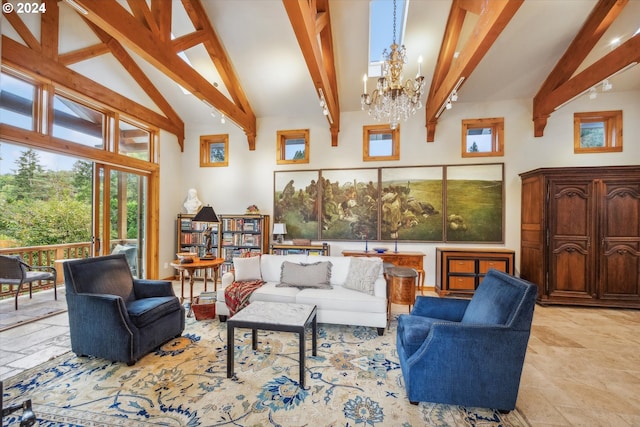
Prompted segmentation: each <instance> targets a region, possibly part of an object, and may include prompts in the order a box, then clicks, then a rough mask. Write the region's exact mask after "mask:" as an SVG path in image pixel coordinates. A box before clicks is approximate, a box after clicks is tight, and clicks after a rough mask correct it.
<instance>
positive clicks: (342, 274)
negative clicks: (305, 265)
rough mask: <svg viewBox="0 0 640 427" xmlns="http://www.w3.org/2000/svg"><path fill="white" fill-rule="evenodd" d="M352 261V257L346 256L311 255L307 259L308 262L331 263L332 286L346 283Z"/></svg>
mask: <svg viewBox="0 0 640 427" xmlns="http://www.w3.org/2000/svg"><path fill="white" fill-rule="evenodd" d="M351 259H352V257H346V256H324V255H310V256H308V257H307V261H306V262H325V261H329V262H331V280H330V281H329V283H330V284H332V285H342V284H343V283H344V281H345V280H347V274H348V273H349V265H351Z"/></svg>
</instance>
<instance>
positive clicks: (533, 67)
mask: <svg viewBox="0 0 640 427" xmlns="http://www.w3.org/2000/svg"><path fill="white" fill-rule="evenodd" d="M12 1H13V0H12ZM119 1H120V3H121V4H122V5H124V6H125V7H126V2H124V0H119ZM487 1H491V0H487ZM596 2H597V1H596V0H526V1H525V2H524V3H523V5H522V6H521V7H520V9H519V10H518V12H517V13H516V15H515V17H514V18H513V19H512V21H511V22H510V23H509V24H508V26H507V27H506V29H505V30H504V31H503V32H502V34H501V35H500V36H499V37H498V39H497V40H496V42H495V43H494V45H493V46H492V47H491V49H490V50H489V51H488V53H487V54H486V56H485V57H484V59H483V60H482V61H481V62H480V64H479V65H478V66H477V68H476V69H475V71H474V72H473V73H472V74H471V76H470V77H469V78H468V79H467V80H466V81H465V82H464V84H463V86H462V87H461V89H460V90H459V100H458V102H485V101H499V100H506V99H522V98H525V99H532V98H533V96H534V95H535V94H536V92H537V91H538V89H539V88H540V86H541V85H542V83H543V82H544V80H545V79H546V77H547V75H548V74H549V73H550V71H551V70H552V69H553V68H554V66H555V65H556V62H557V61H558V59H559V58H560V57H561V56H562V55H563V54H564V52H565V50H566V49H567V47H568V46H569V44H570V43H571V41H572V40H573V38H574V37H575V35H576V33H577V32H578V31H579V29H580V28H581V26H582V24H583V23H584V21H585V19H586V18H587V17H588V15H589V13H590V12H591V10H592V8H593V7H594V5H595V4H596ZM59 4H60V11H61V13H60V19H61V28H62V30H61V33H62V34H61V35H60V51H61V53H64V52H68V51H71V50H75V49H78V48H81V47H85V46H89V45H91V44H95V43H97V38H96V37H95V36H94V35H93V34H92V33H91V31H90V30H89V29H88V27H87V26H86V25H85V23H84V22H83V21H82V20H81V19H80V18H79V17H78V15H77V14H76V13H75V11H73V9H72V8H70V7H69V6H68V5H67V4H66V3H65V2H60V3H59ZM202 4H203V6H204V8H205V10H206V12H207V14H208V16H209V19H210V21H211V23H212V25H213V27H214V29H215V31H216V32H217V34H218V37H219V38H220V39H221V41H222V43H223V45H224V47H225V49H226V51H227V54H228V57H229V59H230V61H231V63H232V65H233V68H234V69H235V72H236V74H237V76H238V79H239V81H240V84H241V85H242V89H243V90H244V92H245V94H246V96H247V98H248V100H249V103H250V105H251V107H252V108H253V111H254V113H255V115H256V117H257V118H258V119H260V118H263V117H271V116H278V117H294V116H312V115H318V116H321V114H322V112H321V109H320V106H319V104H318V96H317V94H316V92H315V89H314V85H313V82H312V79H311V77H310V75H309V71H308V69H307V66H306V63H305V60H304V58H303V56H302V52H301V49H300V47H299V45H298V42H297V40H296V37H295V34H294V31H293V29H292V27H291V23H290V21H289V19H288V16H287V13H286V12H285V9H284V6H283V4H282V1H281V0H202ZM329 5H330V14H331V25H332V32H333V46H334V54H335V66H336V74H337V80H338V96H339V105H340V110H341V111H342V112H348V111H359V110H360V94H361V93H362V75H363V74H364V73H366V67H367V50H368V13H369V12H368V1H367V0H329ZM450 8H451V1H450V0H410V4H409V15H408V19H407V26H406V36H405V45H406V48H407V53H408V64H407V66H406V71H405V77H408V76H413V75H415V73H416V71H417V58H418V56H420V55H422V57H423V58H424V62H423V66H422V70H423V74H424V75H425V78H426V87H427V89H428V88H429V86H430V83H431V77H432V74H433V70H434V67H435V63H436V60H437V57H438V53H439V50H440V44H441V42H442V37H443V34H444V29H445V26H446V22H447V18H448V15H449V10H450ZM172 19H173V33H174V35H176V36H180V35H182V34H185V33H188V32H191V31H193V27H192V25H191V22H190V20H189V19H188V17H187V15H186V13H185V12H184V10H183V9H182V6H181V2H179V1H174V3H173V18H172ZM31 21H34V20H31ZM35 22H36V23H34V24H33V25H37V21H35ZM28 25H29V26H31V24H29V23H28ZM639 28H640V0H630V1H629V3H628V4H627V6H626V7H625V9H624V11H623V12H622V14H621V16H620V17H619V18H618V19H617V20H616V22H615V23H614V24H613V25H612V26H611V28H610V29H609V30H608V31H607V32H606V33H605V35H604V36H603V37H602V39H601V40H600V42H599V43H598V45H597V46H596V47H595V49H594V50H593V51H592V54H591V55H590V56H589V57H588V58H587V60H586V61H585V63H584V64H583V68H584V67H586V66H588V65H589V64H590V63H592V62H594V61H595V60H597V59H598V58H599V57H601V56H603V55H604V54H606V53H607V52H608V51H609V50H610V47H609V46H608V44H609V43H610V41H611V40H612V39H613V38H614V37H621V38H622V40H623V41H624V40H626V39H628V38H629V37H631V36H632V35H633V34H634V33H635V32H636V31H637V30H638V29H639ZM2 33H3V34H7V35H9V36H10V37H11V38H14V39H16V40H20V38H19V37H18V36H17V35H16V33H15V32H14V31H13V29H12V28H11V26H10V25H7V23H6V22H5V23H4V24H3V25H2ZM389 42H391V41H389ZM131 54H132V56H133V57H134V58H135V59H136V61H137V62H138V64H139V65H140V67H141V68H142V69H143V70H144V71H145V72H146V73H147V75H148V76H149V78H150V79H151V81H152V82H153V83H154V84H155V85H156V87H157V88H158V89H159V90H160V91H161V92H162V94H163V95H164V96H165V97H166V99H167V100H168V101H169V103H170V104H171V105H172V106H173V108H174V109H175V110H176V112H177V113H178V114H179V115H180V117H181V118H182V119H183V120H184V122H185V124H186V125H187V126H189V125H190V124H202V123H209V122H211V120H212V118H211V115H210V112H211V110H210V108H208V107H207V106H205V104H204V103H202V102H201V101H199V100H198V99H196V98H195V97H193V96H191V95H184V94H183V93H182V91H181V90H180V88H179V87H178V86H177V85H176V84H174V83H173V82H172V81H171V80H170V79H168V78H167V77H166V76H164V75H163V74H161V73H160V72H159V71H157V70H156V69H154V68H153V67H152V66H151V65H149V64H148V63H146V62H145V61H144V60H142V59H140V57H138V56H136V55H135V54H133V53H131ZM187 56H188V57H189V60H190V62H191V63H192V65H193V66H194V68H196V69H197V70H198V71H199V72H200V73H201V74H202V75H203V76H205V77H206V78H207V79H209V80H213V81H216V82H220V79H219V77H218V74H217V72H216V71H215V67H214V66H213V64H212V62H211V60H210V59H209V57H208V55H207V54H206V52H205V51H204V49H203V48H194V49H190V50H189V51H188V52H187ZM71 68H73V69H74V70H76V71H79V72H81V73H82V74H84V75H86V76H88V77H90V78H92V79H94V80H96V81H97V82H99V83H101V84H103V85H105V86H107V87H109V88H112V89H114V90H117V91H119V92H120V93H124V94H127V96H129V97H131V99H133V100H135V101H138V102H142V103H144V104H145V105H147V106H149V107H152V105H150V101H149V98H148V97H147V96H146V95H145V94H144V92H143V91H142V90H141V89H140V88H139V87H137V85H136V84H135V82H133V80H132V78H131V77H129V76H128V75H127V73H126V72H125V71H124V70H123V68H122V66H120V64H119V63H118V62H117V61H115V60H114V59H113V58H112V57H111V56H110V55H102V56H100V57H97V58H93V59H90V60H87V61H84V62H82V63H79V64H75V65H73V66H72V67H71ZM578 71H580V70H578ZM611 83H613V90H614V91H622V90H624V91H626V90H640V66H637V65H636V66H635V67H633V68H631V69H630V70H627V71H625V72H624V73H621V74H619V75H617V76H615V77H613V78H612V79H611ZM220 85H222V84H221V83H220ZM371 87H373V83H372V82H370V84H369V89H371ZM219 89H220V90H221V91H222V93H224V94H227V92H226V90H225V89H224V88H223V87H219ZM423 101H424V100H423ZM152 108H154V107H152ZM154 109H155V110H156V111H158V109H157V108H154ZM423 111H424V110H423ZM362 114H365V113H362ZM445 114H446V113H445ZM422 117H423V119H424V113H423V114H422Z"/></svg>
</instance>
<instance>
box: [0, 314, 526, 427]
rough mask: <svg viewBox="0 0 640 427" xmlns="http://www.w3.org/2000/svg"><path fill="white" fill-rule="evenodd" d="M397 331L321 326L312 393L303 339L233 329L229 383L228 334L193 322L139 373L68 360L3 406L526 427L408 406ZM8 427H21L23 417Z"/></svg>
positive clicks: (31, 376)
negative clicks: (302, 361)
mask: <svg viewBox="0 0 640 427" xmlns="http://www.w3.org/2000/svg"><path fill="white" fill-rule="evenodd" d="M395 325H396V322H395V321H392V322H391V326H390V328H388V329H387V331H386V332H385V335H384V336H383V337H379V336H378V335H377V332H376V330H375V328H363V327H349V326H337V325H325V324H321V325H319V328H318V355H317V356H315V357H314V356H311V351H310V348H311V342H310V341H311V336H310V334H307V340H308V341H309V342H308V343H307V346H306V348H307V349H308V352H307V362H306V370H307V373H306V375H307V376H306V388H304V389H301V388H300V387H299V383H298V380H299V378H298V375H299V374H298V369H299V368H298V367H299V365H298V339H297V335H295V334H290V333H284V332H266V331H260V332H259V335H258V336H259V343H258V349H257V350H256V351H254V350H252V349H251V331H250V330H244V329H236V340H235V343H236V346H237V348H236V351H235V357H236V361H235V377H234V378H232V379H227V378H226V341H227V340H226V332H227V329H226V325H225V324H224V323H220V322H218V321H217V320H205V321H200V322H198V321H195V320H194V319H192V318H188V319H187V328H186V330H185V333H184V335H183V336H182V337H180V338H178V339H175V340H173V341H171V342H169V343H167V344H165V345H164V346H162V347H161V348H160V349H158V350H157V351H156V352H155V353H152V354H149V355H147V356H145V357H144V358H143V359H142V360H140V361H139V362H138V363H136V364H135V365H134V366H126V364H123V363H112V362H108V361H105V360H103V359H97V358H79V357H76V356H75V355H74V354H73V353H67V354H65V355H63V356H61V357H58V358H56V359H54V360H51V361H49V362H47V363H45V364H43V365H40V366H38V367H37V368H35V369H32V370H29V371H26V372H24V373H22V374H20V375H17V376H15V377H12V378H10V379H8V380H6V381H5V384H4V402H5V404H6V405H9V404H12V403H17V402H22V401H23V400H24V399H27V398H30V399H31V400H32V402H33V410H34V412H35V414H36V416H37V417H38V420H39V422H40V425H41V426H54V425H55V426H59V425H64V426H127V427H129V426H149V425H161V426H285V427H289V426H350V427H353V426H363V427H364V426H403V427H409V426H483V427H485V426H486V427H489V426H527V425H528V424H527V423H526V421H525V420H524V419H523V417H522V416H521V415H520V414H519V413H518V411H517V410H516V411H512V412H510V413H509V414H500V413H498V412H496V411H492V410H486V409H479V408H463V407H459V406H448V405H438V404H427V403H420V404H419V405H411V404H410V403H409V401H408V400H407V398H406V395H405V392H404V386H403V383H402V374H401V372H400V365H399V363H398V357H397V354H396V350H395V334H396V331H395ZM3 421H4V422H5V423H8V424H3V425H18V423H19V412H18V413H15V414H13V415H12V416H9V417H5V419H4V420H3Z"/></svg>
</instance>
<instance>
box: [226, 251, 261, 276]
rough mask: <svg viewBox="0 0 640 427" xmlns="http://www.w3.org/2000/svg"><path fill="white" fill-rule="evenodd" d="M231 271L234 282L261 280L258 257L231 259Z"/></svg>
mask: <svg viewBox="0 0 640 427" xmlns="http://www.w3.org/2000/svg"><path fill="white" fill-rule="evenodd" d="M233 269H234V276H235V280H236V282H244V281H247V280H262V274H261V273H260V257H259V256H252V257H249V258H240V257H235V258H233Z"/></svg>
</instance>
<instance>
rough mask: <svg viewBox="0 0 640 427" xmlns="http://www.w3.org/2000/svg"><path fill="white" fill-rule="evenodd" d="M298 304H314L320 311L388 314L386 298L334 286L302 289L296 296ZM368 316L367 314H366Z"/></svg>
mask: <svg viewBox="0 0 640 427" xmlns="http://www.w3.org/2000/svg"><path fill="white" fill-rule="evenodd" d="M296 302H297V303H298V304H313V305H315V306H316V307H318V310H320V311H324V310H327V311H347V312H355V313H385V315H386V313H387V300H386V299H385V298H381V297H376V296H373V295H367V294H365V293H362V292H358V291H354V290H353V289H347V288H343V287H342V286H334V287H333V289H332V290H331V291H326V290H325V289H313V288H307V289H302V290H300V292H299V293H298V294H297V295H296ZM364 315H365V316H366V314H364Z"/></svg>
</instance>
